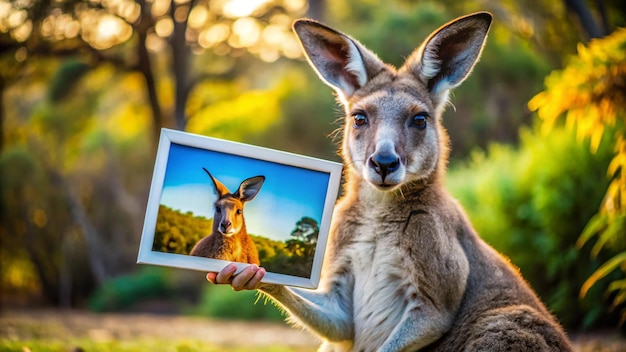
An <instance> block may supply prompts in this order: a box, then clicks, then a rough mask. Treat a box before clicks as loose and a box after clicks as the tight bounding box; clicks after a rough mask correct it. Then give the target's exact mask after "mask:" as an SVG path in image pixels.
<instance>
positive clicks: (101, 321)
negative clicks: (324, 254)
mask: <svg viewBox="0 0 626 352" xmlns="http://www.w3.org/2000/svg"><path fill="white" fill-rule="evenodd" d="M573 341H574V343H575V345H576V350H577V351H580V352H592V351H593V352H623V351H626V337H624V336H620V335H619V334H618V333H616V332H606V331H605V332H601V333H600V332H595V333H586V334H575V335H574V336H573ZM318 345H319V341H318V340H317V339H316V338H314V337H313V336H311V335H310V334H308V333H306V332H304V331H301V330H298V329H294V328H292V327H290V326H288V325H286V324H281V323H265V322H249V321H223V320H216V319H207V318H200V317H182V316H176V315H155V314H135V313H134V314H119V313H116V314H110V313H107V314H96V313H90V312H85V311H76V310H7V309H4V310H3V311H2V312H1V313H0V351H22V352H29V351H33V352H34V351H74V352H78V351H109V350H116V351H117V350H120V351H142V350H152V351H157V350H158V351H177V352H183V351H204V350H208V351H251V350H255V351H303V352H306V351H315V350H316V348H317V347H318ZM42 346H46V347H42ZM48 346H56V347H50V348H48Z"/></svg>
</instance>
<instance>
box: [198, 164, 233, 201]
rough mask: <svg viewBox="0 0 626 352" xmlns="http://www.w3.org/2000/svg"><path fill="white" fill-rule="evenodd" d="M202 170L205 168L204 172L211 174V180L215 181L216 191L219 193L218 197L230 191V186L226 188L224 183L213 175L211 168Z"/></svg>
mask: <svg viewBox="0 0 626 352" xmlns="http://www.w3.org/2000/svg"><path fill="white" fill-rule="evenodd" d="M202 170H204V172H206V173H207V175H209V177H210V178H211V181H213V186H214V187H215V192H216V193H217V196H218V198H219V197H222V196H224V195H227V194H229V193H230V191H229V190H228V188H226V186H224V184H223V183H221V182H220V181H218V180H217V179H216V178H215V177H213V175H211V173H210V172H209V170H207V169H205V168H202Z"/></svg>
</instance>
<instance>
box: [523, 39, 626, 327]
mask: <svg viewBox="0 0 626 352" xmlns="http://www.w3.org/2000/svg"><path fill="white" fill-rule="evenodd" d="M625 82H626V28H623V29H619V30H617V31H615V32H614V33H613V34H611V35H610V36H608V37H606V38H602V39H598V40H594V41H592V42H591V43H590V44H589V45H588V46H585V45H582V44H580V45H579V46H578V55H577V56H574V57H572V58H570V61H569V63H568V64H567V66H566V67H565V68H564V69H563V70H560V71H554V72H552V74H550V76H548V77H547V78H546V82H545V83H546V89H545V90H544V91H543V92H541V93H539V94H537V95H536V96H535V97H534V98H533V99H532V100H531V101H530V102H529V103H528V105H529V107H530V108H531V109H533V110H537V113H538V116H539V117H540V118H541V120H542V126H541V127H542V131H543V132H544V134H547V133H550V131H552V130H553V128H554V126H555V125H556V124H557V122H559V121H560V120H561V119H562V118H564V119H565V125H566V127H567V128H569V129H572V130H575V131H576V135H577V136H578V139H579V140H582V139H583V138H585V139H588V140H589V143H590V149H591V151H592V152H595V151H597V150H598V148H599V146H600V142H601V141H602V138H603V136H604V135H605V134H606V133H607V132H613V133H614V135H615V137H614V140H613V152H614V156H613V159H612V160H611V162H610V164H609V165H608V166H606V167H605V169H606V170H607V172H606V173H607V176H608V178H609V180H610V184H609V185H608V188H607V190H606V194H605V196H604V200H603V203H602V207H601V208H600V211H599V212H598V213H597V214H596V215H595V216H594V217H593V218H592V220H591V221H590V222H589V223H588V225H587V227H586V229H585V230H584V232H582V234H581V236H580V238H579V239H578V246H579V247H582V246H583V245H585V243H587V242H588V241H589V240H590V239H591V237H594V236H595V237H597V240H596V242H595V245H594V246H593V249H592V252H591V254H592V256H594V257H596V256H598V254H599V253H600V250H601V249H603V248H608V249H609V250H620V251H622V252H621V253H620V254H618V255H616V256H615V257H613V258H611V259H610V260H609V261H608V262H606V263H605V264H604V265H603V266H602V267H601V268H599V269H598V271H596V272H594V273H593V274H592V275H591V276H590V277H589V279H588V280H587V281H586V282H585V283H584V285H583V286H582V288H581V291H580V292H581V296H583V297H584V296H585V295H586V294H587V293H588V291H589V288H590V287H591V286H593V285H594V284H596V283H597V282H598V281H599V280H600V279H601V278H603V277H605V276H606V275H608V274H609V273H610V272H611V271H614V270H618V269H619V271H620V274H621V277H622V278H624V277H626V237H625V236H624V234H626V90H625V89H624V84H625ZM623 281H624V279H622V280H616V281H615V282H614V284H613V285H612V287H611V288H610V289H609V294H610V295H611V296H612V299H613V303H612V308H613V309H615V308H617V307H621V315H622V323H623V322H626V285H623V284H622V282H623Z"/></svg>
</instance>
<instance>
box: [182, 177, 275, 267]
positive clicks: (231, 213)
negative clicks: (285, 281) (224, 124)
mask: <svg viewBox="0 0 626 352" xmlns="http://www.w3.org/2000/svg"><path fill="white" fill-rule="evenodd" d="M202 169H203V170H204V171H205V172H206V173H207V174H208V175H209V177H210V178H211V180H212V181H213V186H214V187H215V192H216V193H217V201H215V204H214V206H215V213H214V215H213V232H212V233H211V234H210V235H208V236H206V237H204V238H202V239H201V240H200V241H198V243H196V245H195V246H193V249H192V250H191V252H190V253H189V254H190V255H193V256H197V257H206V258H213V259H221V260H228V261H233V262H240V263H250V264H256V265H259V264H260V262H259V253H258V252H257V249H256V246H255V245H254V242H253V241H252V238H250V236H248V232H247V231H246V223H245V220H244V217H243V206H244V203H245V202H249V201H251V200H252V199H254V197H256V195H257V193H259V191H260V190H261V186H262V185H263V182H264V181H265V177H264V176H255V177H251V178H248V179H246V180H244V181H243V182H241V185H239V189H238V190H237V192H235V193H230V191H229V190H228V188H226V186H224V184H222V183H221V182H220V181H218V180H217V179H216V178H215V177H213V175H211V173H210V172H209V171H208V170H207V169H205V168H202Z"/></svg>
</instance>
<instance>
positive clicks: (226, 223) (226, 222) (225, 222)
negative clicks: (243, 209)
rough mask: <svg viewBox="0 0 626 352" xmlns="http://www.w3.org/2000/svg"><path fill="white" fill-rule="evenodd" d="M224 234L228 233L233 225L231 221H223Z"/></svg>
mask: <svg viewBox="0 0 626 352" xmlns="http://www.w3.org/2000/svg"><path fill="white" fill-rule="evenodd" d="M221 225H222V232H228V230H229V229H230V226H231V225H232V223H231V222H230V221H222V223H221Z"/></svg>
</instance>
